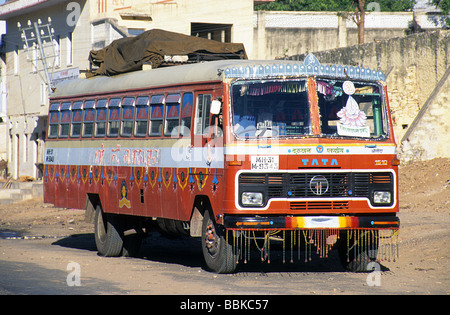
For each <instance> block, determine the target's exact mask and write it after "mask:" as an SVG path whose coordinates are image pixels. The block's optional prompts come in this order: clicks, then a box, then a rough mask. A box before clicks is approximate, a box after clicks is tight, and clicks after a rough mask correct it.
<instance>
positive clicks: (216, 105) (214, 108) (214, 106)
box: [211, 100, 222, 115]
mask: <svg viewBox="0 0 450 315" xmlns="http://www.w3.org/2000/svg"><path fill="white" fill-rule="evenodd" d="M221 106H222V102H221V101H218V100H214V101H212V102H211V114H213V115H219V113H220V108H221Z"/></svg>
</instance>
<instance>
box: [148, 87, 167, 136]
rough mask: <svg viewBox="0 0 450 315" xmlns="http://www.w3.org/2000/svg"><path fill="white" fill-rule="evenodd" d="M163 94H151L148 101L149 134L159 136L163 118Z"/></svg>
mask: <svg viewBox="0 0 450 315" xmlns="http://www.w3.org/2000/svg"><path fill="white" fill-rule="evenodd" d="M163 114H164V94H161V95H153V96H152V98H151V101H150V136H161V135H162V127H163V118H164V115H163Z"/></svg>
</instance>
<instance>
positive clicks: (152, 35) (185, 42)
mask: <svg viewBox="0 0 450 315" xmlns="http://www.w3.org/2000/svg"><path fill="white" fill-rule="evenodd" d="M193 54H202V55H203V56H205V55H209V56H211V55H216V56H219V57H220V56H221V55H224V54H227V55H228V59H239V58H243V59H247V55H246V53H245V48H244V45H243V44H234V43H221V42H217V41H214V40H209V39H205V38H199V37H194V36H188V35H184V34H179V33H174V32H168V31H164V30H159V29H154V30H150V31H146V32H144V33H142V34H140V35H139V36H136V37H125V38H121V39H118V40H115V41H113V42H112V43H111V44H110V45H109V46H107V47H105V48H103V49H101V50H92V51H91V52H90V53H89V61H90V63H91V65H92V66H96V67H98V69H93V70H92V71H91V72H90V73H89V74H88V76H94V75H107V76H112V75H116V74H119V73H124V72H130V71H136V70H140V69H142V65H143V64H144V63H150V64H151V65H152V68H158V67H159V66H160V65H161V63H162V62H163V61H164V56H174V55H188V56H189V57H190V58H191V59H192V55H193Z"/></svg>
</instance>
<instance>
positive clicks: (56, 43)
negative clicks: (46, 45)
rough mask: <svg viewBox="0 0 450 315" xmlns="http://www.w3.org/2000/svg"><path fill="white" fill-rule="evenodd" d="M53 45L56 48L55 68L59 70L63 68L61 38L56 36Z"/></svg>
mask: <svg viewBox="0 0 450 315" xmlns="http://www.w3.org/2000/svg"><path fill="white" fill-rule="evenodd" d="M53 45H54V47H55V67H56V68H59V67H60V66H61V37H60V36H59V35H55V37H54V38H53Z"/></svg>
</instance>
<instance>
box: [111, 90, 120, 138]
mask: <svg viewBox="0 0 450 315" xmlns="http://www.w3.org/2000/svg"><path fill="white" fill-rule="evenodd" d="M108 109H109V116H108V136H109V137H117V136H118V135H119V126H120V98H112V99H111V100H110V101H109V106H108Z"/></svg>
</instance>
